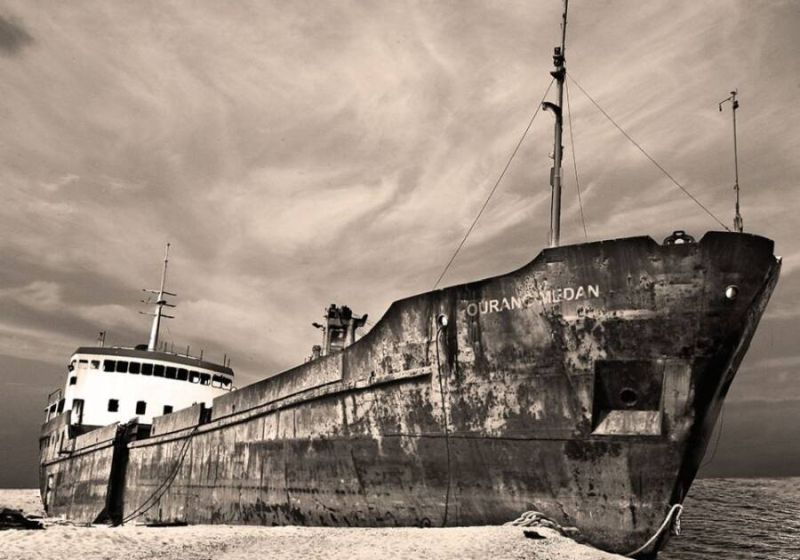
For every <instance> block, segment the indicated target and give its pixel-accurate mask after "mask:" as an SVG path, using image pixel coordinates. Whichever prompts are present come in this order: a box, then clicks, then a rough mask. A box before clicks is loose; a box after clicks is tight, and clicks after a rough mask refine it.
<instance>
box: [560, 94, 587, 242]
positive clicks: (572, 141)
mask: <svg viewBox="0 0 800 560" xmlns="http://www.w3.org/2000/svg"><path fill="white" fill-rule="evenodd" d="M564 89H565V90H566V92H567V122H568V123H569V143H570V145H571V146H572V168H573V169H574V170H575V186H576V187H577V189H578V207H579V208H580V209H581V224H582V225H583V237H584V238H585V239H586V240H587V241H588V240H589V234H588V233H586V219H585V218H584V216H583V200H581V182H580V181H579V180H578V160H577V159H576V158H575V137H574V136H573V135H572V105H570V102H569V86H567V83H566V82H564Z"/></svg>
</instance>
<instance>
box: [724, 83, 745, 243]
mask: <svg viewBox="0 0 800 560" xmlns="http://www.w3.org/2000/svg"><path fill="white" fill-rule="evenodd" d="M738 93H739V90H738V89H736V90H733V91H732V92H731V94H730V96H729V97H726V98H725V99H723V100H722V101H720V102H719V110H720V112H722V104H723V103H726V102H728V101H730V102H731V107H732V110H731V114H732V115H733V167H734V173H735V178H736V179H735V180H736V182H735V183H734V184H733V190H734V191H735V192H736V215H735V216H734V217H733V229H735V230H736V231H738V232H739V233H742V231H743V230H744V222H743V221H742V215H741V214H740V213H739V151H738V147H737V145H736V110H737V109H738V108H739V101H738V100H737V99H736V96H737V95H738Z"/></svg>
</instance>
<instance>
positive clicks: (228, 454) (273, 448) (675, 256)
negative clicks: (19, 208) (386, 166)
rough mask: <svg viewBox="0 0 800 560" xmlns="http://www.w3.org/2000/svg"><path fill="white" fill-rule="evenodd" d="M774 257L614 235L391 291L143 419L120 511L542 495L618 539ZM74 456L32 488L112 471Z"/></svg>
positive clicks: (299, 511) (658, 514)
mask: <svg viewBox="0 0 800 560" xmlns="http://www.w3.org/2000/svg"><path fill="white" fill-rule="evenodd" d="M778 269H779V264H778V262H777V261H776V259H775V257H774V256H773V255H772V242H771V241H769V240H767V239H764V238H761V237H757V236H752V235H743V234H728V233H709V234H707V235H706V236H705V237H704V238H703V239H702V240H701V241H700V242H699V243H687V244H682V245H663V246H661V245H658V244H657V243H655V242H654V241H653V240H652V239H650V238H644V237H643V238H630V239H623V240H615V241H606V242H600V243H592V244H584V245H575V246H566V247H559V248H554V249H548V250H545V251H544V252H543V253H542V254H540V255H539V257H537V258H536V259H535V260H534V261H533V262H531V263H530V264H529V265H527V266H525V267H523V268H521V269H519V270H517V271H515V272H512V273H509V274H506V275H503V276H498V277H495V278H490V279H487V280H484V281H480V282H475V283H471V284H465V285H461V286H455V287H452V288H448V289H444V290H440V291H436V292H430V293H426V294H422V295H419V296H415V297H412V298H408V299H405V300H402V301H399V302H396V303H395V304H393V305H392V306H391V308H390V309H389V310H388V311H387V313H386V314H385V315H384V317H383V318H382V319H381V320H380V321H379V322H378V323H377V324H376V325H375V327H374V328H373V329H372V331H370V333H368V334H367V335H366V336H365V337H364V338H362V339H361V340H360V341H358V342H357V343H355V344H354V345H352V346H350V347H348V348H346V349H345V350H344V351H343V352H340V353H336V354H331V355H328V356H324V357H322V358H319V359H317V360H315V361H312V362H310V363H307V364H304V365H302V366H299V367H298V368H295V369H293V370H289V371H287V372H284V373H283V374H280V375H278V376H276V377H273V378H269V379H265V380H264V381H261V382H259V383H256V384H253V385H251V386H249V387H245V388H243V389H240V390H239V391H235V392H232V393H229V394H226V395H224V396H222V397H218V398H216V399H215V400H214V405H213V408H212V411H211V415H210V418H206V419H205V420H204V411H203V409H202V407H199V408H198V407H195V408H192V409H186V410H182V411H178V412H177V413H174V414H171V415H167V416H163V417H159V418H156V419H155V421H154V425H153V433H152V435H151V437H149V438H147V439H141V440H138V441H130V442H129V443H128V444H127V446H126V453H127V458H126V459H127V464H126V469H125V477H124V478H125V480H124V492H123V495H122V498H121V511H122V519H123V520H124V519H133V518H135V517H136V516H141V518H144V519H150V520H159V521H162V522H169V521H186V522H191V523H209V522H210V523H251V524H285V523H295V524H315V525H354V526H358V525H422V526H426V525H470V524H485V523H500V522H504V521H508V520H510V519H513V518H514V517H516V516H517V515H518V514H520V513H521V512H523V511H526V510H530V509H536V510H539V511H542V512H544V513H545V514H547V515H548V516H550V517H551V518H553V519H555V520H556V521H558V522H559V523H562V524H564V525H574V526H576V527H578V528H579V530H580V531H581V533H582V534H583V535H584V537H585V538H586V539H587V540H588V541H589V542H591V543H593V544H595V545H597V546H600V547H602V548H606V549H609V550H613V551H617V552H629V551H631V550H633V549H635V548H637V547H639V546H640V545H641V544H642V543H643V542H644V541H646V540H647V539H648V538H649V537H650V536H651V535H652V534H653V532H654V531H655V530H656V528H657V527H658V526H659V525H660V524H661V522H662V521H663V519H664V516H665V515H666V513H667V510H668V509H669V507H670V506H671V505H672V504H674V503H679V502H680V501H682V499H683V498H684V496H685V495H686V492H687V491H688V488H689V485H690V484H691V481H692V479H693V478H694V475H695V473H696V470H697V468H698V466H699V461H700V459H701V458H702V455H703V452H704V450H705V446H706V443H707V441H708V438H709V435H710V432H711V429H712V428H713V425H714V422H715V420H716V415H717V414H718V411H719V408H720V406H721V402H722V399H723V398H724V394H725V392H726V391H727V388H728V386H729V385H730V382H731V380H732V377H733V375H734V373H735V370H736V368H737V367H738V364H739V362H740V361H741V358H742V356H743V354H744V352H745V351H746V348H747V345H748V343H749V340H750V337H751V336H752V333H753V331H754V329H755V326H756V324H757V322H758V319H759V318H760V316H761V313H762V311H763V308H764V306H765V305H766V302H767V300H768V298H769V296H770V293H771V291H772V288H773V286H774V283H775V281H776V280H777V275H778ZM51 422H52V421H51ZM91 453H93V452H92V451H88V452H87V454H91ZM95 456H96V457H100V455H95ZM80 460H81V459H80V458H79V456H78V454H77V453H73V455H66V456H64V457H63V458H60V459H52V458H51V459H50V460H45V461H43V470H42V473H43V489H45V490H47V488H46V487H47V484H46V480H47V477H48V474H49V473H52V472H61V473H64V472H69V476H70V477H74V478H72V479H71V480H72V484H82V483H84V482H87V483H88V482H89V481H91V480H94V479H93V478H92V477H93V476H94V475H92V474H91V473H92V472H95V473H99V475H100V478H102V475H103V473H104V472H106V470H108V471H109V472H110V468H111V465H110V463H109V464H108V465H107V467H106V463H105V459H103V460H102V461H101V460H100V459H98V460H97V461H98V463H102V465H103V467H102V469H101V470H102V472H101V471H98V470H96V469H95V471H87V470H83V469H81V468H78V467H77V466H72V467H68V465H71V464H73V463H75V462H76V461H80ZM62 478H63V477H62ZM79 481H80V482H79ZM119 483H120V481H118V484H119ZM96 486H98V485H96ZM112 486H113V485H112ZM98 487H99V486H98ZM111 490H113V488H112V489H111ZM61 491H62V490H61V487H60V486H57V487H56V488H55V490H51V491H50V492H51V495H52V494H53V493H56V494H57V493H58V492H61ZM90 494H91V495H92V496H95V498H96V500H97V504H96V505H95V510H96V511H94V512H91V511H90V509H91V508H83V509H75V510H74V511H71V512H70V514H71V515H73V516H75V517H80V518H83V519H85V520H91V517H92V515H96V514H97V512H99V511H100V510H101V509H102V508H103V507H105V501H106V500H107V499H108V497H107V496H101V494H102V492H99V491H98V492H95V493H93V494H92V493H90ZM101 499H102V500H104V501H103V503H102V504H101V503H100V501H101ZM98 508H99V509H98Z"/></svg>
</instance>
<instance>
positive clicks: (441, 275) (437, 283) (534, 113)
mask: <svg viewBox="0 0 800 560" xmlns="http://www.w3.org/2000/svg"><path fill="white" fill-rule="evenodd" d="M554 81H555V79H552V80H550V83H549V84H548V86H547V89H546V90H544V95H543V96H542V100H541V101H540V102H539V104H538V105H536V110H535V111H534V112H533V116H532V117H531V120H530V121H529V122H528V126H527V127H525V131H524V132H523V133H522V136H520V139H519V142H517V145H516V147H514V151H513V152H511V157H509V158H508V161H507V162H506V165H505V167H504V168H503V171H502V172H501V173H500V176H499V177H498V178H497V181H495V183H494V186H493V187H492V190H491V191H490V192H489V196H487V197H486V200H485V201H484V202H483V206H481V209H480V210H479V211H478V215H477V216H475V219H474V220H472V224H471V225H470V226H469V229H467V233H465V234H464V238H463V239H462V240H461V243H459V244H458V247H457V248H456V250H455V252H454V253H453V256H452V257H450V260H449V261H448V262H447V264H446V265H445V267H444V270H442V273H441V274H440V275H439V279H438V280H436V283H435V284H434V285H433V289H434V290H435V289H436V288H437V287H438V286H439V282H441V281H442V278H444V275H445V274H447V271H448V270H449V269H450V265H452V264H453V261H454V260H456V256H458V253H459V251H461V248H462V247H463V246H464V243H466V241H467V237H469V234H470V233H472V230H473V228H474V227H475V224H477V223H478V220H480V219H481V215H482V214H483V211H484V210H486V206H487V205H488V204H489V200H491V198H492V196H493V195H494V192H495V191H496V190H497V187H498V186H499V185H500V181H502V180H503V177H505V175H506V171H508V168H509V166H510V165H511V162H512V161H513V159H514V156H516V155H517V152H518V151H519V147H520V146H521V145H522V141H523V140H525V136H527V135H528V131H529V130H530V129H531V126H533V121H534V120H535V119H536V115H538V114H539V111H540V110H541V108H542V103H543V102H544V100H545V98H546V97H547V94H548V93H549V92H550V88H551V87H553V82H554Z"/></svg>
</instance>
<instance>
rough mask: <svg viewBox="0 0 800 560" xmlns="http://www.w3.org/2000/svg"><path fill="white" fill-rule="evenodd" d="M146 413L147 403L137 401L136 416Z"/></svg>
mask: <svg viewBox="0 0 800 560" xmlns="http://www.w3.org/2000/svg"><path fill="white" fill-rule="evenodd" d="M145 412H147V403H146V402H144V401H139V402H137V403H136V414H144V413H145Z"/></svg>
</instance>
